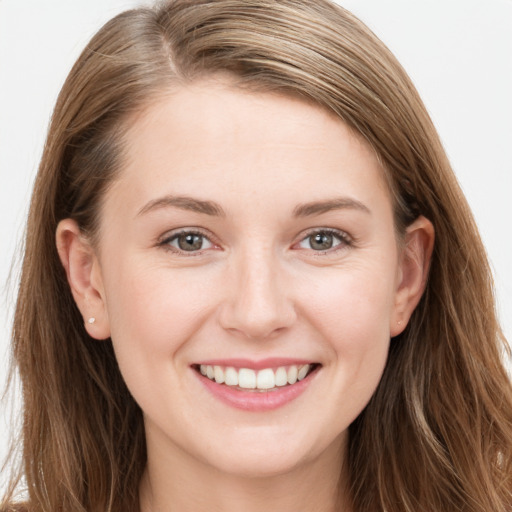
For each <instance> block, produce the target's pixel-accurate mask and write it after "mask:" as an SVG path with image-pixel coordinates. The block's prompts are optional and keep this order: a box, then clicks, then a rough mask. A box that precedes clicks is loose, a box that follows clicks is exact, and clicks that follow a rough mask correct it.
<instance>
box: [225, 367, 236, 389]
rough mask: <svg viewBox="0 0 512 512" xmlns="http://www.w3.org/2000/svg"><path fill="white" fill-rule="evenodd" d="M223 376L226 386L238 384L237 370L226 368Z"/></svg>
mask: <svg viewBox="0 0 512 512" xmlns="http://www.w3.org/2000/svg"><path fill="white" fill-rule="evenodd" d="M225 377H226V380H225V383H226V384H227V385H228V386H238V372H237V371H236V370H235V369H234V368H231V367H229V368H226V372H225Z"/></svg>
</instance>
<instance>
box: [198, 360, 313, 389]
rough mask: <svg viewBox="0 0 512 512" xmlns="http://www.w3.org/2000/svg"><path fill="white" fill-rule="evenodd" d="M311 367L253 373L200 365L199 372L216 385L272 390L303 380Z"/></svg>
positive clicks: (290, 367)
mask: <svg viewBox="0 0 512 512" xmlns="http://www.w3.org/2000/svg"><path fill="white" fill-rule="evenodd" d="M311 367H312V365H310V364H305V365H300V366H297V365H291V366H288V367H284V366H280V367H279V368H277V369H273V368H265V369H263V370H259V371H255V370H252V369H250V368H239V369H238V370H237V369H236V368H233V367H231V366H228V367H227V368H225V367H222V366H217V365H215V366H210V365H205V364H202V365H200V366H199V371H200V372H201V374H202V375H204V376H206V377H208V378H209V379H210V380H214V381H215V382H216V383H217V384H225V385H227V386H233V387H236V386H238V387H240V388H243V389H261V390H267V389H273V388H276V387H282V386H286V385H292V384H295V383H296V382H297V381H300V380H302V379H304V378H305V377H306V376H307V375H308V373H309V371H310V370H311Z"/></svg>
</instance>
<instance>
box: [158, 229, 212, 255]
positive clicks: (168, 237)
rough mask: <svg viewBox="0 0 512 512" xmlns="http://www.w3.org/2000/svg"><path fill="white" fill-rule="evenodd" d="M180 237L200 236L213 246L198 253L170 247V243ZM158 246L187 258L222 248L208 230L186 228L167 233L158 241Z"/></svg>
mask: <svg viewBox="0 0 512 512" xmlns="http://www.w3.org/2000/svg"><path fill="white" fill-rule="evenodd" d="M180 235H198V236H201V237H203V238H205V239H207V240H208V241H209V242H210V243H211V244H212V247H208V248H207V249H200V250H198V251H184V250H181V249H179V248H176V247H173V246H171V245H170V242H171V241H172V240H174V239H176V238H177V237H179V236H180ZM156 245H157V246H159V247H162V248H163V249H166V250H168V251H171V252H174V253H176V254H179V255H186V256H197V255H200V254H203V253H204V252H206V251H209V250H212V249H218V248H219V247H220V244H219V243H218V242H217V241H216V239H215V237H214V236H213V234H212V233H210V232H209V231H208V230H206V229H203V228H198V227H194V226H191V227H184V228H178V229H174V230H170V231H166V232H165V233H164V234H163V235H161V236H159V237H158V239H157V243H156Z"/></svg>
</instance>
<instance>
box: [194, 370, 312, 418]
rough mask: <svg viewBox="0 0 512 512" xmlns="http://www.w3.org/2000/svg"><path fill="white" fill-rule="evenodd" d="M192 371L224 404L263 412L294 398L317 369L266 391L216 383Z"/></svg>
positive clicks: (301, 391) (307, 384)
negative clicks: (293, 382) (299, 378)
mask: <svg viewBox="0 0 512 512" xmlns="http://www.w3.org/2000/svg"><path fill="white" fill-rule="evenodd" d="M194 372H195V373H196V374H197V376H198V378H199V380H200V381H201V383H202V384H203V386H205V388H206V389H207V390H208V391H210V393H212V394H213V395H214V396H215V397H216V398H218V399H219V400H221V401H222V402H224V403H225V404H227V405H230V406H231V407H235V408H237V409H242V410H244V411H253V412H263V411H272V410H274V409H278V408H279V407H283V406H284V405H286V404H288V403H289V402H291V401H292V400H295V398H297V397H298V396H299V395H301V394H302V393H304V391H305V390H306V388H307V387H308V386H309V385H310V384H311V382H312V380H313V379H314V377H315V375H316V374H317V373H318V370H315V371H313V372H311V373H310V374H309V375H308V376H307V377H306V378H305V379H303V380H300V381H297V382H296V383H295V384H291V385H288V386H283V387H278V388H273V389H272V390H268V391H258V390H247V391H245V390H243V389H239V388H233V387H230V386H226V385H225V384H217V383H216V382H215V381H212V380H210V379H208V378H207V377H204V376H203V375H201V374H200V373H198V372H197V371H195V370H194Z"/></svg>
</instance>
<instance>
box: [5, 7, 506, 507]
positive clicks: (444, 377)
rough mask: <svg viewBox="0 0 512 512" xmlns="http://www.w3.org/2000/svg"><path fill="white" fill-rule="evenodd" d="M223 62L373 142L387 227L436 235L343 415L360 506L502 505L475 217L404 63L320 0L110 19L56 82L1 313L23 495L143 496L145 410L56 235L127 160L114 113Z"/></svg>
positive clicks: (94, 500) (84, 211)
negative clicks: (428, 260)
mask: <svg viewBox="0 0 512 512" xmlns="http://www.w3.org/2000/svg"><path fill="white" fill-rule="evenodd" d="M214 73H229V74H230V75H232V76H233V77H234V80H235V82H236V84H237V86H239V87H244V88H248V89H250V90H258V91H272V92H278V93H282V94H289V95H293V96H296V97H301V98H303V99H304V100H305V101H311V102H314V103H316V104H318V105H321V106H322V107H324V108H325V109H327V110H328V111H330V112H332V113H333V114H334V115H337V116H339V118H340V119H342V120H343V121H344V122H345V123H347V124H348V125H349V126H350V127H351V128H352V129H353V130H355V131H357V132H358V133H360V134H361V135H362V136H363V137H364V138H365V139H366V141H367V142H368V143H369V144H370V145H371V146H372V147H373V149H374V151H375V152H376V154H377V155H378V157H379V159H380V160H381V162H382V164H383V167H384V169H385V172H386V179H387V182H388V185H389V188H390V191H391V194H392V197H393V202H394V208H395V222H396V228H397V233H398V234H400V233H403V232H404V230H405V228H406V227H407V225H409V224H410V223H411V222H413V221H414V219H416V218H417V217H418V216H419V215H424V216H425V217H427V218H428V219H429V220H430V221H431V222H432V223H433V225H434V227H435V232H436V244H435V249H434V254H433V260H432V264H431V268H430V276H429V281H428V284H427V289H426V292H425V294H424V296H423V298H422V300H421V302H420V304H419V306H418V308H417V309H416V311H415V313H414V314H413V317H412V319H411V322H410V324H409V325H408V327H407V329H406V330H405V331H404V333H402V334H401V335H399V336H398V337H396V338H394V339H393V340H392V341H391V349H390V353H389V359H388V363H387V366H386V369H385V372H384V375H383V378H382V381H381V383H380V385H379V387H378V389H377V391H376V393H375V395H374V396H373V398H372V399H371V401H370V403H369V404H368V406H367V407H366V409H365V410H364V411H363V412H362V413H361V415H360V416H359V417H358V418H357V420H356V421H355V422H354V423H353V424H352V425H351V427H350V439H349V460H348V470H349V474H350V483H351V489H350V490H351V493H352V501H353V508H354V511H356V512H378V511H380V512H432V511H434V510H436V511H441V510H442V511H443V512H455V511H457V512H460V511H464V512H490V511H493V512H506V511H510V510H512V388H511V384H510V380H509V377H508V375H507V372H506V369H505V366H504V364H503V354H504V353H507V354H508V352H507V344H506V340H505V339H504V337H503V335H502V332H501V330H500V326H499V324H498V321H497V317H496V313H495V306H494V296H493V282H492V275H491V270H490V268H489V265H488V262H487V257H486V253H485V250H484V248H483V245H482V242H481V239H480V237H479V234H478V231H477V228H476V225H475V223H474V221H473V217H472V214H471V212H470V210H469V208H468V206H467V203H466V200H465V199H464V197H463V195H462V193H461V190H460V188H459V185H458V184H457V181H456V179H455V177H454V174H453V172H452V170H451V168H450V165H449V163H448V161H447V158H446V156H445V153H444V150H443V148H442V145H441V143H440V141H439V138H438V136H437V133H436V131H435V129H434V127H433V125H432V122H431V120H430V118H429V116H428V114H427V112H426V110H425V107H424V106H423V104H422V102H421V100H420V98H419V97H418V94H417V92H416V90H415V89H414V87H413V85H412V83H411V81H410V79H409V78H408V77H407V75H406V73H405V72H404V71H403V69H402V68H401V66H400V65H399V64H398V62H397V61H396V59H395V58H394V57H393V56H392V55H391V53H390V52H389V51H388V50H387V48H386V47H385V46H384V45H383V43H382V42H380V41H379V40H378V39H377V38H376V36H375V35H374V34H373V33H372V32H371V31H370V30H369V29H368V28H366V27H365V26H364V25H363V24H362V23H361V22H360V21H359V20H357V19H356V18H355V17H354V16H352V15H351V14H350V13H348V12H347V11H345V10H344V9H342V8H340V7H338V6H336V5H334V4H332V3H330V2H329V1H328V0H282V1H279V2H275V1H273V0H216V1H213V0H210V1H209V0H175V1H173V0H171V1H167V2H161V3H160V4H158V5H157V6H156V7H155V8H153V9H151V8H140V9H136V10H131V11H127V12H125V13H123V14H120V15H119V16H117V17H116V18H114V19H113V20H111V21H110V22H108V23H107V24H106V25H105V26H104V27H103V28H102V29H101V30H100V31H99V32H98V34H97V35H96V36H94V38H93V39H92V40H91V42H90V43H89V44H88V46H87V47H86V48H85V50H84V51H83V53H82V54H81V56H80V57H79V59H78V61H77V62H76V64H75V66H74V67H73V69H72V71H71V72H70V74H69V76H68V79H67V81H66V83H65V85H64V87H63V89H62V91H61V93H60V96H59V99H58V101H57V105H56V107H55V111H54V113H53V117H52V121H51V126H50V130H49V133H48V137H47V141H46V145H45V149H44V153H43V157H42V161H41V164H40V167H39V172H38V176H37V180H36V183H35V188H34V192H33V196H32V202H31V206H30V213H29V218H28V224H27V229H26V240H25V253H24V260H23V267H22V275H21V282H20V287H19V295H18V300H17V305H16V312H15V322H14V329H13V337H12V340H13V341H12V343H13V345H12V346H13V355H14V361H15V365H16V367H17V371H18V372H19V375H20V378H21V383H22V390H23V428H22V432H21V442H22V461H21V464H20V468H21V469H20V471H19V472H18V473H17V474H15V475H14V476H13V480H12V485H11V486H10V489H9V491H8V493H7V496H6V497H5V498H4V501H3V504H2V505H1V506H0V509H1V510H2V512H7V511H9V512H10V511H13V512H14V511H19V510H25V508H23V507H21V505H20V506H17V505H14V504H13V502H14V497H15V493H16V492H17V490H18V488H19V486H20V484H21V482H23V485H24V486H25V487H26V492H25V496H26V500H25V501H26V503H28V505H27V510H29V511H30V512H43V511H44V512H50V511H66V512H71V511H73V512H93V511H94V512H96V511H105V512H106V511H108V512H129V511H133V512H137V510H138V484H139V481H140V479H141V476H142V473H143V470H144V467H145V461H146V446H145V438H144V428H143V421H142V414H141V411H140V409H139V407H138V406H137V404H136V403H135V401H134V400H133V398H132V397H131V395H130V393H129V392H128V390H127V388H126V386H125V384H124V381H123V379H122V377H121V374H120V372H119V369H118V367H117V363H116V359H115V356H114V353H113V349H112V345H111V343H110V342H109V341H108V340H107V341H105V342H97V341H96V340H93V339H91V338H89V337H88V335H87V333H86V330H85V329H84V325H83V319H82V317H81V315H80V314H79V312H78V310H77V307H76V305H75V303H74V301H73V297H72V295H71V292H70V290H69V287H68V284H67V281H66V276H65V273H64V270H63V268H62V266H61V264H60V261H59V258H58V255H57V251H56V247H55V231H56V227H57V224H58V222H59V221H60V220H62V219H64V218H72V219H74V220H76V221H77V223H78V224H79V226H80V227H81V229H82V230H83V231H84V233H87V234H89V235H90V236H91V237H92V238H93V239H94V234H95V232H96V229H97V224H98V212H99V206H100V202H101V198H102V196H103V194H104V193H105V191H106V189H107V188H108V186H109V184H110V183H111V182H112V181H113V180H114V179H115V177H116V174H117V173H118V171H119V169H120V167H121V166H122V160H123V149H124V148H123V129H124V127H125V126H126V122H127V119H129V118H130V116H133V115H136V114H137V112H140V111H141V110H142V109H143V108H144V107H145V106H146V105H147V104H149V103H150V102H151V101H152V100H153V99H155V98H156V97H158V96H159V95H161V94H165V93H168V92H169V91H172V86H173V84H176V83H180V84H184V83H187V82H190V81H192V80H194V79H195V78H197V77H200V76H201V75H206V74H214Z"/></svg>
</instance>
